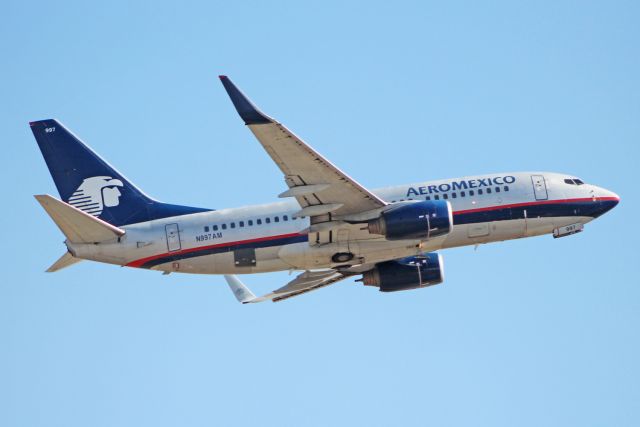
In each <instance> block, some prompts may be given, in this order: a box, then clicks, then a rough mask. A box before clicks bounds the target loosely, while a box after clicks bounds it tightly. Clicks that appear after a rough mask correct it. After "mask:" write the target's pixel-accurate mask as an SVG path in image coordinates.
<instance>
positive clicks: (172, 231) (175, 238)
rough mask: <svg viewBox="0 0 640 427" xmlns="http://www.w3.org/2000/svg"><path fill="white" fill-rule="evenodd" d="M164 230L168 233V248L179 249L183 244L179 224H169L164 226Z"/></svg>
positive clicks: (170, 250)
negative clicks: (181, 243)
mask: <svg viewBox="0 0 640 427" xmlns="http://www.w3.org/2000/svg"><path fill="white" fill-rule="evenodd" d="M164 231H165V233H166V234H167V249H168V250H169V252H173V251H179V250H180V249H181V246H180V231H179V230H178V224H167V225H165V226H164Z"/></svg>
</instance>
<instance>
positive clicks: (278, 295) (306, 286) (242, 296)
mask: <svg viewBox="0 0 640 427" xmlns="http://www.w3.org/2000/svg"><path fill="white" fill-rule="evenodd" d="M347 277H349V274H343V273H340V272H338V271H336V270H330V269H329V270H315V271H309V270H308V271H305V272H304V273H302V274H300V275H298V276H297V277H296V278H295V279H293V280H292V281H290V282H289V283H287V284H286V285H285V286H283V287H281V288H279V289H276V290H275V291H273V292H270V293H268V294H266V295H263V296H261V297H256V296H255V295H254V294H253V292H251V290H249V288H247V287H246V286H245V285H244V284H243V283H242V282H241V281H240V279H238V277H237V276H233V275H225V276H224V278H225V279H226V281H227V283H228V284H229V288H230V289H231V291H232V292H233V294H234V295H235V297H236V299H237V300H238V301H239V302H241V303H243V304H247V303H254V302H262V301H273V302H278V301H282V300H284V299H287V298H291V297H296V296H298V295H302V294H305V293H307V292H311V291H315V290H316V289H320V288H324V287H325V286H329V285H332V284H334V283H336V282H339V281H340V280H343V279H346V278H347Z"/></svg>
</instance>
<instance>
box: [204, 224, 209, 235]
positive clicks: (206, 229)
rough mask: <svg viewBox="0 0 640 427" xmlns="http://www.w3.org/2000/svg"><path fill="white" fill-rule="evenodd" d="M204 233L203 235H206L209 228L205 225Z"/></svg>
mask: <svg viewBox="0 0 640 427" xmlns="http://www.w3.org/2000/svg"><path fill="white" fill-rule="evenodd" d="M204 232H205V233H208V232H209V226H208V225H205V226H204Z"/></svg>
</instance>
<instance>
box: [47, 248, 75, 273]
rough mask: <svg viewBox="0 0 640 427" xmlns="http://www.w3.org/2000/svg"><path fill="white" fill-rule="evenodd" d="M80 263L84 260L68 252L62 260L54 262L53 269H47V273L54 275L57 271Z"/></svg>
mask: <svg viewBox="0 0 640 427" xmlns="http://www.w3.org/2000/svg"><path fill="white" fill-rule="evenodd" d="M80 261H82V259H80V258H76V257H74V256H73V255H71V253H70V252H68V251H67V252H65V253H64V255H62V256H61V257H60V259H58V260H57V261H56V262H54V263H53V265H52V266H51V267H49V268H47V273H54V272H56V271H59V270H62V269H63V268H67V267H70V266H72V265H73V264H76V263H78V262H80Z"/></svg>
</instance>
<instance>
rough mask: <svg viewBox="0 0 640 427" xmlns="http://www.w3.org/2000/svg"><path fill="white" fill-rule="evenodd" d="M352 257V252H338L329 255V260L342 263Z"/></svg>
mask: <svg viewBox="0 0 640 427" xmlns="http://www.w3.org/2000/svg"><path fill="white" fill-rule="evenodd" d="M352 259H353V254H352V253H351V252H338V253H337V254H334V255H333V256H332V257H331V261H333V262H337V263H342V262H349V261H351V260H352Z"/></svg>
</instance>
